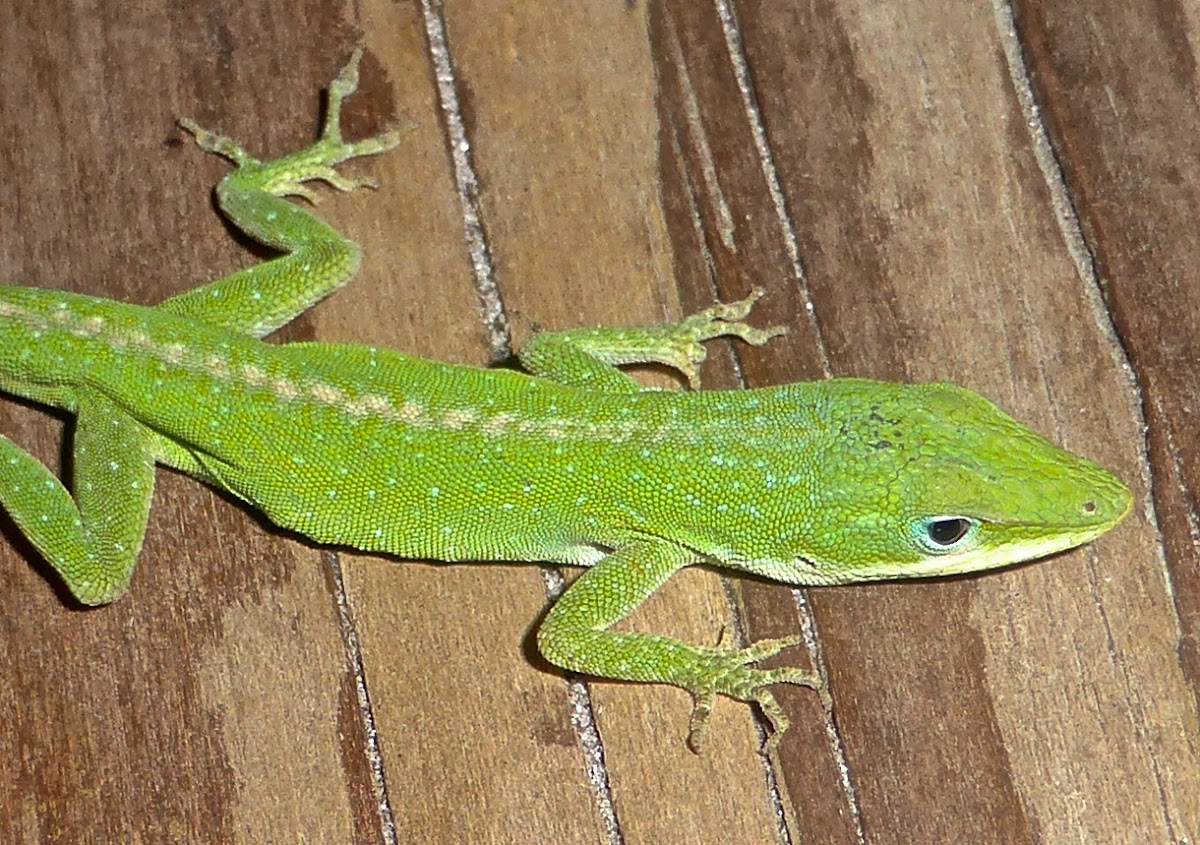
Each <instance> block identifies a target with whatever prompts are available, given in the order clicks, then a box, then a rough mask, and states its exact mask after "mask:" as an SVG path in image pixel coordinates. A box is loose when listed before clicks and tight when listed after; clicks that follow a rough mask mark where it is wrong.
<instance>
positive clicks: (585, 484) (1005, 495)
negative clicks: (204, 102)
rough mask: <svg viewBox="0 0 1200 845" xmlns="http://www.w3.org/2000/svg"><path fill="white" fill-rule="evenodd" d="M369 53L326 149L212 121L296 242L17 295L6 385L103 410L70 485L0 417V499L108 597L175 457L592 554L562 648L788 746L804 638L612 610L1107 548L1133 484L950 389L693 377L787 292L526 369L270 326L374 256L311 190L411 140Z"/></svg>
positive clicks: (374, 511)
mask: <svg viewBox="0 0 1200 845" xmlns="http://www.w3.org/2000/svg"><path fill="white" fill-rule="evenodd" d="M361 55H362V51H361V49H359V50H357V51H355V52H354V54H353V55H352V57H351V58H350V60H349V62H348V63H347V64H346V66H345V67H344V68H343V69H342V71H341V72H340V73H339V74H338V75H337V77H336V78H335V79H334V80H333V82H332V83H331V84H330V86H329V89H328V102H327V109H326V113H325V118H324V121H323V126H322V129H321V132H320V136H319V139H318V140H317V141H315V142H314V143H312V144H311V145H309V146H307V147H305V148H303V149H301V150H300V151H298V152H295V153H292V154H290V155H286V156H282V157H279V158H276V159H273V160H270V161H259V160H257V159H255V158H254V157H252V156H251V155H250V154H249V153H247V152H246V151H245V150H244V149H243V148H242V147H241V146H239V145H238V144H237V143H235V142H234V141H232V140H231V139H229V138H227V137H225V136H222V135H219V134H217V133H214V132H210V131H207V130H205V129H202V128H201V127H199V126H198V125H197V124H195V123H194V122H192V121H190V120H181V121H180V124H181V126H182V127H183V128H184V129H185V130H186V131H187V132H189V133H190V134H191V135H193V136H194V138H195V141H196V143H197V144H198V145H199V146H200V147H201V148H202V149H203V150H205V151H208V152H212V153H216V154H218V155H220V156H222V157H224V158H226V159H229V160H230V161H231V162H232V163H233V165H234V168H233V169H232V171H231V172H230V173H229V174H228V175H227V176H225V177H224V178H223V179H222V180H221V182H220V183H219V184H218V186H217V188H216V194H217V199H218V204H219V207H220V209H221V211H222V212H223V213H224V215H225V216H226V217H227V218H228V219H229V220H230V221H231V222H232V223H233V224H234V225H235V226H236V227H237V228H238V229H240V230H241V231H242V232H244V233H246V234H247V235H249V236H251V237H252V238H254V239H255V240H257V241H259V242H261V243H263V244H265V245H267V246H269V247H271V248H273V249H275V250H277V251H278V252H279V253H280V255H279V256H277V257H275V258H273V259H271V260H269V261H266V262H263V263H261V264H258V265H255V266H253V267H250V268H248V269H244V270H241V271H239V272H236V273H234V274H232V275H230V276H227V277H225V278H222V279H219V280H217V281H214V282H211V283H209V284H207V285H204V286H202V287H199V288H195V289H193V290H189V291H186V292H184V293H182V294H179V295H177V296H174V297H171V298H169V299H166V300H165V301H163V302H161V303H160V304H159V305H157V306H154V307H145V306H140V305H132V304H124V303H119V302H116V301H113V300H108V299H101V298H94V297H89V296H84V295H79V294H72V293H68V292H65V291H61V290H49V289H38V288H31V287H19V286H4V287H0V390H2V391H4V392H6V393H9V394H12V395H14V396H18V397H22V398H24V399H27V400H32V401H33V402H35V403H40V404H44V405H48V406H52V407H55V408H58V409H62V410H65V411H67V412H69V413H71V414H73V415H74V416H75V422H74V429H73V432H72V434H71V437H72V450H73V471H72V477H71V479H70V487H68V486H67V485H65V484H64V483H63V482H62V481H61V480H60V479H59V478H58V476H57V475H55V474H54V473H53V472H51V471H50V469H49V468H47V467H46V466H45V465H43V464H42V463H41V462H39V461H38V460H37V459H36V458H34V457H33V456H32V455H31V454H30V453H29V452H27V451H25V450H24V449H22V448H21V447H20V446H18V445H17V444H16V443H14V442H13V441H12V440H10V439H9V438H7V437H5V436H3V435H0V504H2V505H3V508H4V510H5V511H7V513H8V515H9V516H10V518H11V519H12V520H13V522H14V523H15V525H16V526H17V528H18V529H19V530H20V532H21V533H22V534H23V535H24V536H25V537H26V538H27V539H28V540H29V542H30V543H31V544H32V546H33V547H34V548H35V549H36V551H37V552H38V553H39V554H40V555H42V556H43V557H44V558H45V559H46V560H47V561H48V562H49V563H50V564H51V565H52V567H53V569H54V570H55V571H56V572H57V574H58V576H59V577H61V579H62V581H63V582H64V584H65V585H66V587H67V588H68V589H69V591H70V593H71V594H72V595H73V597H74V598H75V599H77V600H78V601H79V602H80V603H82V604H84V605H101V604H105V603H108V602H111V601H113V600H115V599H117V598H118V597H120V596H121V595H122V594H123V593H125V592H126V591H127V589H128V587H129V584H130V580H131V577H132V574H133V571H134V568H135V565H136V562H137V559H138V556H139V554H140V551H141V547H142V542H143V538H144V536H145V532H146V526H147V520H148V516H149V510H150V502H151V496H152V493H153V490H154V480H155V473H156V467H157V466H158V465H164V466H166V467H169V468H172V469H175V470H178V471H182V472H183V473H186V474H187V475H190V476H193V477H195V478H197V479H199V480H201V481H203V482H206V483H208V484H210V485H212V486H214V487H216V488H219V489H220V490H223V491H225V492H227V493H229V494H231V495H232V496H234V497H236V498H237V499H240V500H242V501H244V502H245V503H247V504H248V505H249V506H251V507H253V508H256V509H257V510H259V511H261V512H262V513H263V514H264V515H265V516H266V517H267V518H268V519H269V520H270V521H272V522H273V523H275V524H277V525H279V526H281V527H283V528H284V529H287V530H289V531H291V532H294V533H295V534H297V535H301V536H303V537H307V538H310V539H311V540H313V541H316V542H317V543H321V544H331V545H337V546H343V547H351V548H354V549H358V550H362V551H366V552H370V553H379V554H385V555H391V556H395V557H399V558H418V559H433V560H440V561H447V562H462V561H481V560H482V561H522V562H550V563H559V564H567V565H575V566H580V567H584V572H583V574H582V575H581V576H580V577H578V578H577V579H576V580H575V581H574V583H573V584H571V585H570V587H569V588H568V589H567V590H566V591H565V593H563V595H561V597H559V598H558V599H557V601H556V602H555V603H554V604H553V605H552V606H551V608H550V609H549V611H548V612H547V613H546V615H545V617H544V619H543V621H542V623H541V625H540V626H539V627H538V630H537V634H536V642H537V647H538V649H539V651H540V653H541V654H542V655H543V656H544V657H545V658H546V659H547V660H548V661H549V662H550V663H551V664H554V665H555V666H558V667H561V668H562V669H564V670H567V671H570V672H575V673H580V674H583V675H586V676H590V677H593V678H599V679H614V680H625V681H635V682H649V683H664V684H673V685H676V686H679V687H682V688H683V689H685V690H687V691H688V692H690V693H691V695H692V696H693V699H694V709H693V713H692V717H691V720H690V725H689V728H690V733H689V742H690V743H691V744H692V746H693V748H696V749H698V748H699V745H700V741H701V739H702V737H703V734H704V731H705V727H706V724H707V718H708V715H709V713H710V712H711V709H712V706H713V703H714V700H715V698H716V696H718V695H724V696H728V697H730V698H733V699H737V700H741V701H745V702H751V703H756V704H757V705H758V707H759V708H760V709H761V711H762V712H763V713H764V715H765V716H766V718H767V721H768V723H769V732H768V736H767V740H766V742H765V744H764V749H765V750H766V751H771V750H774V749H776V748H777V747H778V744H779V741H780V739H781V737H782V736H783V734H784V731H785V730H786V729H787V726H788V721H787V717H786V715H785V713H784V711H783V709H782V708H781V707H780V705H779V704H778V703H777V701H776V699H775V698H774V696H773V695H772V693H771V689H770V688H771V687H772V686H774V685H776V684H796V685H801V686H807V687H813V688H819V687H820V686H821V678H820V675H819V673H818V672H815V671H811V670H805V669H800V668H796V667H781V668H770V669H767V668H761V667H758V666H756V665H755V664H757V663H759V662H760V661H762V660H763V659H765V658H768V657H771V656H773V655H775V654H777V653H779V652H780V651H782V650H783V649H785V648H787V647H789V646H793V645H796V644H798V643H800V642H801V639H800V638H799V637H784V638H776V639H767V640H761V641H758V642H754V643H751V644H749V645H746V646H745V647H741V648H730V647H724V646H721V645H718V646H716V647H705V646H699V645H693V644H690V643H685V642H681V641H679V640H676V639H672V638H668V637H665V636H659V635H655V634H649V633H631V632H623V631H622V632H618V631H613V630H611V628H612V626H614V625H615V624H616V623H618V622H619V621H621V620H622V619H624V618H626V617H627V616H629V615H630V614H631V613H633V611H634V610H636V609H637V607H638V606H639V605H640V604H641V603H642V602H643V601H645V600H646V599H647V598H648V597H649V596H650V595H651V594H653V593H654V592H655V590H657V589H658V588H659V587H660V586H661V585H662V584H664V583H665V582H666V581H667V580H668V579H669V578H670V577H671V576H672V575H673V574H674V573H676V572H677V571H679V570H681V569H683V568H684V567H688V566H692V565H697V564H700V565H708V566H710V567H714V568H717V569H720V570H728V571H740V572H744V573H750V574H753V575H758V576H762V577H765V578H768V579H771V580H774V581H778V582H782V583H784V584H789V585H796V586H805V585H807V586H820V585H835V584H850V583H857V582H866V581H877V580H888V579H900V578H913V577H932V576H942V575H951V574H957V573H969V572H979V571H982V570H990V569H994V568H997V567H1003V566H1007V565H1010V564H1015V563H1018V562H1023V561H1027V560H1032V559H1035V558H1040V557H1044V556H1047V555H1050V554H1053V553H1055V552H1059V551H1063V550H1065V549H1069V548H1072V547H1075V546H1078V545H1081V544H1084V543H1087V542H1089V541H1091V540H1093V539H1095V538H1096V537H1099V536H1100V535H1101V534H1104V533H1105V532H1107V531H1108V530H1110V529H1111V528H1113V527H1114V526H1115V525H1116V524H1117V523H1118V522H1120V521H1121V520H1122V519H1123V518H1124V516H1125V515H1126V514H1127V513H1128V511H1129V510H1130V508H1131V503H1132V498H1131V494H1130V492H1129V490H1128V489H1127V488H1126V487H1125V485H1124V484H1122V483H1121V482H1120V481H1119V480H1118V479H1117V478H1115V477H1114V476H1113V475H1111V474H1110V473H1108V472H1107V471H1105V470H1104V469H1102V468H1100V467H1099V466H1097V465H1095V464H1093V463H1091V462H1090V461H1087V460H1085V459H1083V458H1081V457H1077V456H1075V455H1073V454H1071V453H1069V452H1067V451H1065V450H1063V449H1061V448H1059V447H1058V446H1056V445H1054V444H1053V443H1051V442H1049V441H1048V440H1046V439H1044V438H1043V437H1041V436H1040V435H1038V434H1036V433H1034V432H1033V431H1032V430H1030V429H1029V428H1027V427H1025V426H1024V425H1022V424H1020V423H1018V422H1017V421H1016V420H1014V419H1013V418H1011V417H1010V416H1008V415H1007V414H1005V413H1004V412H1003V411H1001V410H1000V409H999V408H997V407H996V406H995V405H993V404H992V403H991V402H989V401H988V400H987V399H985V398H983V397H982V396H980V395H979V394H977V393H974V392H972V391H970V390H967V389H965V388H962V387H957V386H954V385H951V384H896V383H888V382H878V381H869V380H864V379H855V378H834V379H827V380H824V381H815V382H798V383H792V384H785V385H779V386H774V387H765V388H756V389H751V390H734V391H699V390H695V389H690V390H657V389H650V388H647V387H644V386H642V385H641V384H640V383H639V382H637V381H636V380H634V379H633V378H631V377H630V376H629V374H627V373H625V372H624V371H623V370H621V369H620V367H621V366H624V365H628V364H636V363H659V364H663V365H666V366H668V367H672V368H674V369H676V370H678V371H679V372H680V373H682V374H683V376H685V377H686V380H687V382H688V384H689V387H691V388H695V387H696V382H697V376H698V368H699V366H700V364H702V363H703V361H704V359H705V348H704V346H703V344H704V342H705V341H708V340H711V339H714V338H720V337H733V338H739V339H741V340H742V341H745V342H747V343H750V344H754V345H762V344H765V343H767V342H768V341H769V340H770V339H771V338H773V337H775V336H777V335H779V334H781V333H782V332H783V329H781V328H768V329H761V328H754V327H752V326H751V325H750V324H748V323H747V322H745V318H746V317H747V316H748V315H749V313H750V311H751V308H752V306H753V305H754V303H755V301H756V300H757V299H758V297H759V296H760V295H761V291H755V292H753V293H751V295H750V296H749V297H747V298H745V299H743V300H741V301H738V302H732V303H725V304H718V305H715V306H713V307H711V308H709V309H708V310H706V311H703V312H701V313H699V314H695V315H692V316H690V317H687V318H686V319H683V320H681V321H678V322H674V323H665V324H661V325H658V326H650V327H644V328H619V329H618V328H598V329H572V330H567V331H561V332H545V333H539V334H535V335H534V337H533V338H532V339H531V340H530V341H529V342H528V343H527V344H526V345H525V346H524V348H523V349H522V350H521V352H520V355H519V360H520V363H521V365H522V367H523V368H524V370H525V372H519V371H516V370H513V369H497V368H473V367H466V366H456V365H449V364H443V363H439V362H435V361H429V360H425V359H421V358H416V357H409V356H406V355H403V354H401V353H399V352H395V351H391V350H387V349H378V348H373V347H367V346H358V345H339V344H330V343H320V342H306V343H283V344H276V343H268V342H265V341H264V340H262V338H264V337H265V336H266V335H269V334H270V333H272V332H273V331H275V330H276V329H278V328H279V327H281V326H283V325H284V324H286V323H287V322H288V321H290V320H291V319H293V318H294V317H296V316H298V315H299V314H301V313H303V312H304V311H306V310H307V309H309V308H310V307H312V306H313V305H314V304H315V303H317V302H318V301H319V300H321V299H323V298H324V297H326V296H328V295H329V294H331V293H333V292H334V291H335V290H337V289H338V288H340V287H342V286H343V285H345V284H347V283H348V282H349V281H350V279H351V278H352V277H353V276H354V275H355V273H356V271H357V269H358V267H359V264H360V262H361V255H360V250H359V248H358V246H357V245H356V244H354V243H353V242H352V241H350V240H348V239H346V238H345V237H343V236H342V235H341V234H339V233H338V232H337V231H335V230H334V229H333V228H332V227H330V226H328V225H327V224H326V223H324V222H323V221H322V220H320V219H319V218H318V217H317V216H316V215H315V214H314V213H312V212H311V211H309V210H308V209H307V208H305V207H304V206H302V205H300V204H298V203H296V202H293V201H291V200H290V199H289V197H299V198H301V199H307V200H311V201H314V202H315V196H314V194H313V192H312V190H311V189H310V187H309V183H313V182H324V183H327V184H328V185H330V186H332V187H333V188H334V189H336V190H338V191H343V192H349V191H354V190H357V189H360V188H374V187H377V185H376V183H375V182H374V180H372V179H370V178H367V177H358V178H351V177H348V176H345V175H343V174H341V173H340V172H339V171H338V170H337V169H336V168H337V167H338V166H339V165H341V164H343V163H344V162H347V161H350V160H352V159H357V158H362V157H367V156H373V155H377V154H380V153H384V152H387V151H389V150H391V149H392V148H394V147H396V146H397V145H398V144H399V142H400V132H399V131H397V130H391V131H388V132H384V133H382V134H380V135H377V136H373V137H369V138H367V139H365V140H359V141H356V142H352V143H351V142H347V141H345V140H344V139H343V137H342V131H341V123H340V116H341V108H342V103H343V100H344V99H345V98H346V97H348V96H349V95H350V94H352V93H353V92H354V91H355V90H356V88H357V86H358V65H359V60H360V57H361Z"/></svg>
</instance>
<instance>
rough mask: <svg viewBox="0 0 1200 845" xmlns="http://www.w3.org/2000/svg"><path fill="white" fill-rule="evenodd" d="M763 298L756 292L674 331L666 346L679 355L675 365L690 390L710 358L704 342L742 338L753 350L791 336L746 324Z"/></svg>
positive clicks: (687, 320) (779, 329)
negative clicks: (753, 347)
mask: <svg viewBox="0 0 1200 845" xmlns="http://www.w3.org/2000/svg"><path fill="white" fill-rule="evenodd" d="M762 296H763V290H762V288H755V289H754V290H753V291H752V292H751V294H750V295H749V296H748V297H746V298H745V299H741V300H738V301H737V302H722V303H718V304H717V305H714V306H713V307H711V308H706V309H705V310H703V311H701V312H700V313H699V314H693V315H692V316H690V317H687V318H685V319H684V320H682V321H681V322H679V323H677V324H676V325H674V326H673V327H672V328H671V331H670V334H669V335H668V336H667V338H666V340H665V344H667V345H669V346H670V347H671V348H672V350H673V351H674V353H675V354H674V355H673V356H672V357H673V360H672V362H671V365H672V366H674V367H676V368H677V369H678V370H679V371H680V372H681V373H683V374H684V375H685V376H686V377H687V381H688V385H689V386H690V387H692V388H693V389H695V388H696V386H697V383H698V381H699V377H700V375H699V367H700V365H701V364H703V363H704V359H705V358H706V357H707V354H708V353H707V351H706V350H705V348H704V347H703V346H702V345H701V344H702V343H703V341H706V340H711V339H712V338H714V337H740V338H741V339H742V340H744V341H746V343H749V344H751V345H752V346H762V345H763V344H764V343H766V342H767V341H768V340H770V339H771V338H773V337H779V336H780V335H784V334H787V328H786V327H784V326H772V327H771V328H767V329H757V328H754V327H753V326H750V325H747V324H746V323H744V322H742V321H743V320H744V319H745V318H746V317H748V316H749V315H750V311H751V309H752V308H753V307H754V303H756V302H758V300H759V299H761V298H762Z"/></svg>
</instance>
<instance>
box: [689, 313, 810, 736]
mask: <svg viewBox="0 0 1200 845" xmlns="http://www.w3.org/2000/svg"><path fill="white" fill-rule="evenodd" d="M741 304H742V303H734V305H741ZM721 307H729V306H718V308H721ZM801 642H802V639H801V638H800V637H785V638H782V639H770V640H760V641H759V642H756V643H754V644H753V645H750V646H748V647H746V648H741V649H735V650H732V651H720V650H713V652H712V655H713V659H712V662H711V663H710V664H709V665H708V666H707V667H706V668H705V670H704V673H703V677H702V678H701V679H700V680H699V682H698V683H697V684H696V686H694V687H690V688H689V689H690V691H691V693H692V696H693V698H694V699H695V706H694V707H693V708H692V718H691V722H690V725H689V732H688V745H689V747H691V749H692V751H694V752H696V753H697V754H698V753H700V748H701V746H702V745H703V743H704V736H705V734H706V733H707V732H708V720H709V717H710V716H711V715H712V708H713V702H714V701H715V700H716V697H717V695H718V694H719V695H725V696H728V697H730V698H735V699H737V700H739V701H753V702H756V703H757V704H758V706H759V707H760V708H761V709H762V712H763V715H764V716H766V717H767V721H768V722H769V723H770V725H771V732H770V734H769V735H768V736H767V740H766V742H765V743H764V744H763V753H765V754H770V753H772V752H774V751H775V750H776V749H777V748H778V747H779V743H780V741H781V740H782V739H783V735H784V733H785V732H786V731H787V729H788V719H787V716H786V715H785V714H784V712H783V708H782V707H780V706H779V703H778V702H777V701H776V700H775V697H774V696H773V695H771V693H770V692H769V691H768V690H767V687H769V686H771V685H773V684H797V685H799V686H805V687H810V688H812V689H820V688H821V678H820V676H818V675H817V673H815V672H809V671H807V670H804V669H799V668H796V667H781V668H779V669H753V668H750V666H749V665H748V664H751V663H757V662H758V661H760V660H765V659H766V658H768V657H772V656H774V655H776V654H778V653H779V652H781V651H783V650H784V649H785V648H790V647H791V646H794V645H799V644H800V643H801Z"/></svg>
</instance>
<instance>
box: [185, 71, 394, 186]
mask: <svg viewBox="0 0 1200 845" xmlns="http://www.w3.org/2000/svg"><path fill="white" fill-rule="evenodd" d="M362 52H363V51H362V48H361V47H360V48H358V49H357V50H355V51H354V53H353V55H351V56H350V60H349V61H348V62H347V63H346V66H345V67H343V68H342V70H341V72H340V73H339V74H338V75H337V77H336V78H335V79H334V80H333V82H332V83H330V85H329V104H328V108H327V109H326V112H325V124H324V126H323V127H322V130H321V137H320V139H319V140H318V141H317V142H316V143H314V144H312V145H311V146H308V147H306V148H304V149H303V150H300V151H299V152H296V153H292V154H291V155H288V156H284V157H282V158H278V159H275V160H273V161H267V162H262V161H259V160H258V159H256V158H254V157H253V156H251V155H250V154H249V153H247V152H246V151H245V150H244V149H243V148H242V147H241V146H240V145H239V144H237V143H236V142H235V141H233V140H232V139H230V138H228V137H226V136H224V135H221V134H219V133H216V132H210V131H209V130H207V129H203V128H201V127H200V126H199V125H198V124H197V123H196V122H195V121H192V120H188V119H186V118H184V119H181V120H180V121H179V125H180V126H182V127H183V128H184V129H186V130H187V131H188V132H190V133H191V134H192V135H193V136H194V137H195V139H196V143H197V144H198V145H199V146H200V148H201V149H203V150H206V151H208V152H212V153H216V154H217V155H220V156H223V157H224V158H227V159H229V160H230V161H232V162H233V163H234V164H236V165H237V170H236V171H235V172H234V174H235V175H236V176H237V177H238V179H239V181H241V183H242V184H243V185H247V186H252V187H254V188H257V189H259V190H262V191H265V192H267V193H269V194H273V195H275V196H280V197H282V196H299V197H303V198H305V199H306V200H308V201H309V202H311V203H313V204H316V202H317V196H316V194H314V193H313V192H312V191H310V190H309V189H308V188H307V187H305V186H304V183H305V182H310V181H316V180H319V181H322V182H325V183H327V184H329V185H331V186H332V187H334V188H336V189H337V190H339V191H353V190H355V189H357V188H376V187H378V186H379V185H378V183H377V182H376V181H375V180H374V179H371V178H369V177H356V178H350V177H346V176H343V175H342V174H340V173H338V172H337V171H336V170H335V169H334V167H335V166H336V165H339V164H341V163H343V162H346V161H349V160H350V159H353V158H361V157H362V156H369V155H376V154H378V153H382V152H386V151H387V150H390V149H392V148H393V147H395V146H396V145H398V144H399V143H400V139H401V137H402V136H403V134H404V132H403V130H400V129H392V130H389V131H387V132H384V133H382V134H380V135H376V136H374V137H371V138H365V139H363V140H361V141H356V142H354V143H347V142H346V141H344V140H343V139H342V127H341V114H342V101H343V100H344V99H345V98H346V97H348V96H350V95H351V94H353V93H354V92H355V91H356V90H357V89H358V63H359V60H360V59H361V58H362Z"/></svg>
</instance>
